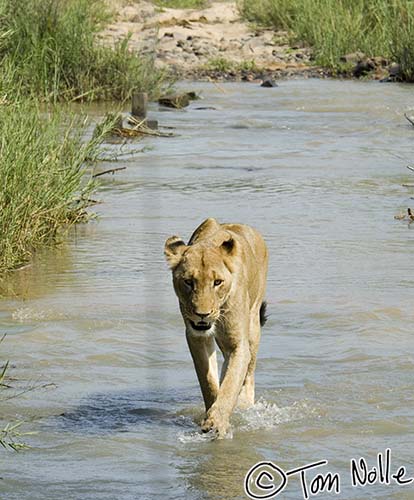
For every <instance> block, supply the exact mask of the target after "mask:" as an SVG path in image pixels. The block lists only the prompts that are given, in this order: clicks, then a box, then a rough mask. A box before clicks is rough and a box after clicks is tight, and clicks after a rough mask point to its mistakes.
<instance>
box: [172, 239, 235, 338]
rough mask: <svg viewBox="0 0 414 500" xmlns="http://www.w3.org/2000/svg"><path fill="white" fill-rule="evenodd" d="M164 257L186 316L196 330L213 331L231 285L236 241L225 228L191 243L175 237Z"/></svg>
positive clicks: (182, 310)
mask: <svg viewBox="0 0 414 500" xmlns="http://www.w3.org/2000/svg"><path fill="white" fill-rule="evenodd" d="M165 256H166V259H167V262H168V264H169V266H170V268H171V270H172V273H173V283H174V289H175V293H176V294H177V296H178V300H179V302H180V308H181V312H182V314H183V317H184V319H185V320H186V321H187V322H188V323H189V324H190V326H191V328H192V329H193V330H195V331H197V332H200V333H201V332H204V333H206V334H209V333H212V332H213V327H214V324H215V322H216V321H217V320H218V319H219V318H220V314H221V310H222V308H223V306H224V304H225V302H226V300H227V298H228V296H229V294H230V290H231V287H232V283H233V275H234V271H235V262H236V259H237V243H236V241H235V240H234V239H233V238H232V236H231V234H230V233H228V232H227V231H224V230H222V231H219V232H218V233H216V234H215V235H214V237H213V238H210V239H209V240H202V241H200V242H195V243H194V244H190V245H186V244H185V243H184V241H182V240H181V239H180V238H179V237H177V236H172V237H171V238H169V239H168V240H167V241H166V243H165Z"/></svg>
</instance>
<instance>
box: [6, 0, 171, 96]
mask: <svg viewBox="0 0 414 500" xmlns="http://www.w3.org/2000/svg"><path fill="white" fill-rule="evenodd" d="M0 19H1V23H0V62H1V66H2V68H4V67H7V68H11V70H12V73H13V76H14V84H15V85H18V86H19V87H20V88H21V90H22V91H23V92H24V93H25V94H28V95H32V96H35V97H37V98H39V97H40V98H42V99H44V100H48V101H57V100H73V99H82V100H96V99H125V98H127V97H129V95H130V93H131V92H132V90H133V89H134V88H135V89H138V90H142V91H147V92H149V93H150V95H152V96H157V94H158V93H159V91H160V87H161V86H162V85H163V83H164V81H165V78H166V76H165V74H164V73H163V72H161V71H158V70H156V69H155V68H154V64H153V61H152V60H151V59H148V58H143V57H140V55H139V54H136V53H133V52H131V51H130V50H129V47H128V38H125V39H123V40H120V41H119V42H118V43H117V44H115V46H113V47H108V46H105V45H104V44H103V42H102V41H101V40H100V39H99V36H98V35H99V33H100V32H101V30H102V28H103V27H104V26H105V24H106V23H107V22H108V21H109V20H110V12H109V11H108V9H107V8H106V4H105V3H104V2H103V0H26V1H24V2H15V1H14V0H0Z"/></svg>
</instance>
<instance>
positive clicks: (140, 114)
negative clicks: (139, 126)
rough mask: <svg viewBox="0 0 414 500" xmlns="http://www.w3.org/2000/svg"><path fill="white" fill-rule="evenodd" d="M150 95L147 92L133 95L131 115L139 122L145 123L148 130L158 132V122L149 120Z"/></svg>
mask: <svg viewBox="0 0 414 500" xmlns="http://www.w3.org/2000/svg"><path fill="white" fill-rule="evenodd" d="M147 109H148V94H147V93H146V92H133V93H132V106H131V115H132V116H133V117H134V118H135V119H136V120H138V121H140V122H144V124H145V125H146V126H147V127H148V128H152V129H153V130H156V129H157V128H158V122H157V120H148V118H147Z"/></svg>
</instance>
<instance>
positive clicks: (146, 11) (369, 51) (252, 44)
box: [101, 0, 409, 81]
mask: <svg viewBox="0 0 414 500" xmlns="http://www.w3.org/2000/svg"><path fill="white" fill-rule="evenodd" d="M301 2H302V3H306V2H305V0H297V1H296V2H293V3H292V5H291V7H289V5H290V4H289V3H286V2H279V1H277V0H259V1H258V2H256V1H255V2H253V1H250V0H241V1H240V2H238V3H237V2H231V1H230V2H227V1H226V2H212V3H207V6H205V7H203V8H197V9H182V8H181V9H176V8H165V7H159V6H157V5H155V4H153V3H150V2H146V1H140V2H128V3H127V4H125V2H123V3H122V2H121V3H119V4H118V5H117V7H114V8H113V11H114V13H115V16H114V21H113V22H112V23H111V24H110V25H108V26H107V28H106V29H105V30H103V32H102V33H101V38H102V40H103V43H104V44H106V45H113V44H114V43H116V41H117V40H119V39H120V38H123V37H125V36H129V37H130V41H129V44H130V47H131V50H133V51H135V52H137V53H140V54H143V55H147V56H149V57H152V58H153V59H154V61H155V67H157V68H159V69H162V70H165V71H168V72H170V73H172V74H173V75H175V76H176V77H178V78H186V79H193V80H200V79H202V80H208V79H212V80H247V81H249V80H255V79H263V78H269V77H270V78H276V79H277V78H297V77H301V78H303V77H305V78H306V77H329V76H340V77H361V76H364V77H365V76H367V77H370V78H375V79H385V80H386V79H390V80H396V79H400V78H401V79H402V78H403V76H404V74H407V70H406V69H404V67H403V65H402V61H401V57H399V56H398V54H397V53H395V54H394V52H392V51H390V48H389V47H388V45H389V43H388V41H387V37H389V41H390V42H391V41H393V40H395V34H394V33H392V32H391V30H390V29H387V31H386V32H385V33H384V35H383V37H382V38H381V39H380V33H379V32H378V30H379V29H380V27H381V23H383V24H384V26H388V27H389V23H388V24H386V23H385V20H386V19H388V18H390V19H394V18H395V16H397V13H396V12H394V17H393V16H392V15H391V13H390V12H388V11H378V19H376V18H375V19H376V23H377V24H376V25H375V28H376V30H377V31H376V32H375V34H372V33H369V26H370V25H372V22H373V21H372V22H371V21H369V19H367V15H368V14H367V15H366V16H365V17H364V16H363V15H362V13H360V12H359V11H358V9H357V7H356V6H353V7H352V8H351V7H349V9H348V8H345V7H343V8H342V10H345V11H347V9H348V10H349V12H348V15H345V13H343V16H342V17H343V19H346V21H347V22H346V23H345V24H344V25H343V26H342V24H341V17H340V16H338V14H336V11H335V9H334V8H333V3H332V2H331V1H330V0H324V2H325V3H326V5H325V6H324V8H323V9H322V8H320V9H318V8H317V7H316V6H315V5H314V4H312V3H310V4H309V5H307V9H308V10H307V11H306V10H304V13H302V12H301V11H300V4H301ZM361 2H362V0H361V1H359V0H355V5H359V4H361ZM376 2H377V3H381V0H376ZM308 3H309V2H308ZM362 3H363V2H362ZM400 3H401V4H404V3H406V1H405V0H400ZM282 4H283V5H282ZM311 4H312V5H313V7H311ZM289 9H290V10H289ZM295 9H296V10H295ZM396 10H398V9H397V8H396ZM320 11H322V12H320ZM341 12H342V11H341ZM278 13H279V14H280V16H279V17H277V14H278ZM289 13H290V14H291V15H290V17H289ZM304 14H307V15H308V17H307V18H305V19H304V17H303V16H304ZM334 14H336V17H335V18H333V17H332V16H334ZM312 16H313V17H312ZM319 18H320V21H319V20H318V19H319ZM354 18H355V20H357V21H358V22H356V23H354V24H356V28H355V26H352V29H351V27H350V26H351V25H352V22H353V19H354ZM281 19H282V20H281ZM334 21H335V22H336V23H338V27H336V24H335V23H334ZM300 22H301V23H302V24H300ZM321 23H322V24H321ZM364 23H365V24H366V26H364ZM370 23H371V24H370ZM332 26H333V27H334V28H332ZM330 27H331V30H330ZM377 28H378V29H377ZM395 31H398V33H401V28H398V29H395ZM368 35H370V36H369V37H368ZM318 36H319V38H318ZM336 37H338V40H336ZM344 38H345V40H344ZM398 43H399V46H400V45H401V42H400V41H399V42H398ZM407 43H408V42H407ZM387 44H388V45H387ZM394 45H395V47H396V46H397V45H396V43H394ZM407 46H409V44H408V45H407ZM322 49H323V50H322ZM362 50H363V51H364V52H362ZM404 71H405V73H404ZM405 79H408V78H405Z"/></svg>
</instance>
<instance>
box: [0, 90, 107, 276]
mask: <svg viewBox="0 0 414 500" xmlns="http://www.w3.org/2000/svg"><path fill="white" fill-rule="evenodd" d="M85 126H86V122H84V121H83V122H82V121H81V120H80V119H79V118H75V117H71V118H70V117H68V115H67V114H66V113H65V114H64V113H63V112H62V110H59V109H51V110H50V111H48V112H47V113H45V112H44V111H41V110H40V109H39V107H38V106H37V105H36V104H35V103H33V102H31V101H27V100H19V101H16V102H13V103H9V104H7V105H3V106H0V138H1V140H0V178H1V180H2V182H1V186H0V214H1V216H0V232H1V238H0V272H5V271H7V270H11V269H15V268H17V267H19V266H21V265H22V264H24V263H26V262H27V261H28V260H29V259H30V257H31V255H32V253H33V251H34V250H35V249H36V248H38V247H39V246H41V245H45V244H51V243H53V242H55V241H56V240H57V239H58V235H59V230H60V229H61V228H67V227H69V226H70V225H72V224H74V223H76V222H79V221H81V220H84V219H85V208H86V206H87V205H88V201H87V200H88V194H89V192H90V191H91V189H92V188H93V185H94V184H93V181H92V179H91V178H90V179H86V178H85V165H86V162H87V160H89V159H91V158H94V157H96V155H97V153H98V150H99V144H100V142H101V140H102V137H103V135H100V136H98V137H94V138H93V139H91V140H89V141H84V140H83V137H82V136H83V132H84V130H85ZM104 133H105V131H104V130H102V134H104Z"/></svg>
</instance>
